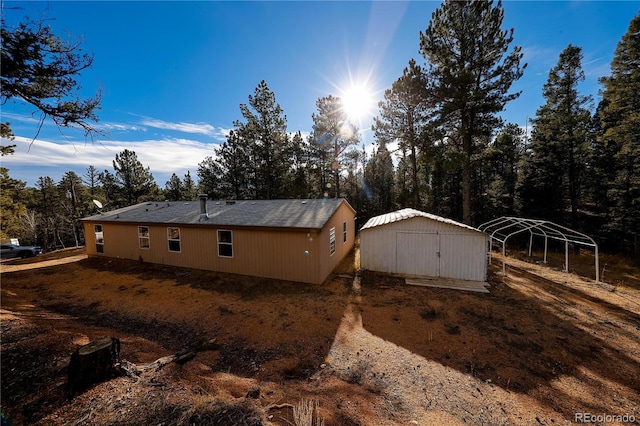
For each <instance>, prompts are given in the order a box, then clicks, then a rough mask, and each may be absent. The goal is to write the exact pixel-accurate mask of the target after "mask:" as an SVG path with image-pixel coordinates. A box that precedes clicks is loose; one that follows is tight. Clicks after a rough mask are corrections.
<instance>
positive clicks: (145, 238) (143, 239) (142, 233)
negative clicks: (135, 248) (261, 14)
mask: <svg viewBox="0 0 640 426" xmlns="http://www.w3.org/2000/svg"><path fill="white" fill-rule="evenodd" d="M138 243H139V245H140V248H141V249H148V248H151V241H150V240H149V227H148V226H138Z"/></svg>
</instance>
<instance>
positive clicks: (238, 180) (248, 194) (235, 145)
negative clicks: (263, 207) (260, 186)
mask: <svg viewBox="0 0 640 426" xmlns="http://www.w3.org/2000/svg"><path fill="white" fill-rule="evenodd" d="M245 142H246V139H245V138H243V137H241V136H240V134H239V133H238V132H237V131H235V130H232V131H230V132H229V134H228V135H227V140H226V141H225V142H224V143H223V144H222V145H221V146H220V147H219V148H218V150H217V151H216V154H217V159H216V161H217V162H218V165H219V168H220V189H221V193H222V195H223V197H231V198H233V199H236V200H243V199H247V198H254V197H255V188H254V187H252V186H251V182H253V179H252V178H251V177H250V171H251V170H252V169H253V168H252V167H251V153H250V152H249V147H247V145H246V143H245Z"/></svg>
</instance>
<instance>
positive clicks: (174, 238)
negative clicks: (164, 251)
mask: <svg viewBox="0 0 640 426" xmlns="http://www.w3.org/2000/svg"><path fill="white" fill-rule="evenodd" d="M167 239H168V240H169V251H172V252H176V253H180V228H173V227H169V228H167Z"/></svg>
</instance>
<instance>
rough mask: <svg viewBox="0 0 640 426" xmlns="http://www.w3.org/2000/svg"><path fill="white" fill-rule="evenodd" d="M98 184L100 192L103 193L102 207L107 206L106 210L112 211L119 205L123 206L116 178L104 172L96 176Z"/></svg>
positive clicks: (108, 172) (107, 171)
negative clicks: (100, 188)
mask: <svg viewBox="0 0 640 426" xmlns="http://www.w3.org/2000/svg"><path fill="white" fill-rule="evenodd" d="M98 179H99V181H100V183H102V191H103V192H104V198H105V202H104V203H103V205H104V206H105V207H107V206H108V210H113V209H114V208H116V207H119V206H120V205H124V203H123V202H122V201H121V198H120V193H119V192H120V191H119V187H118V183H117V182H116V177H115V176H114V175H113V173H111V172H110V171H109V170H106V169H105V170H104V171H103V172H101V173H100V174H99V175H98Z"/></svg>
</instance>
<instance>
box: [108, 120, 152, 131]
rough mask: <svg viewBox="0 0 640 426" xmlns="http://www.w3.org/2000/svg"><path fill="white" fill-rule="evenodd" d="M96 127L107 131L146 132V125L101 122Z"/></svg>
mask: <svg viewBox="0 0 640 426" xmlns="http://www.w3.org/2000/svg"><path fill="white" fill-rule="evenodd" d="M97 127H98V128H100V129H102V130H105V131H107V132H110V131H114V130H115V131H118V132H140V131H141V132H146V131H147V129H146V127H142V126H136V125H134V124H125V123H109V122H107V123H101V124H99V125H98V126H97Z"/></svg>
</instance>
